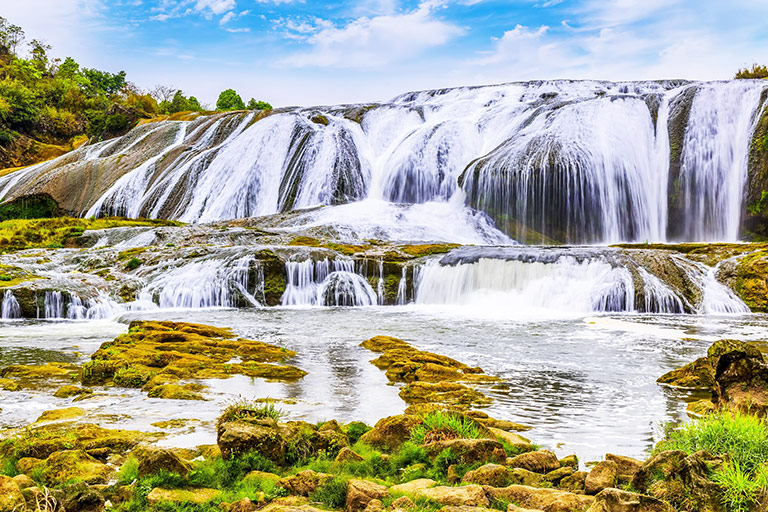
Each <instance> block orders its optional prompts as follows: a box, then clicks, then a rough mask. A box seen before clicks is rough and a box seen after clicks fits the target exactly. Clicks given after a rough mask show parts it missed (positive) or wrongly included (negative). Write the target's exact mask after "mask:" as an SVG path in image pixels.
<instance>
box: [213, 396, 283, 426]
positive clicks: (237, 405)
mask: <svg viewBox="0 0 768 512" xmlns="http://www.w3.org/2000/svg"><path fill="white" fill-rule="evenodd" d="M285 414H286V413H285V411H283V410H282V409H278V408H277V407H275V404H274V403H272V402H267V403H259V402H256V401H254V400H249V399H247V398H239V399H237V400H235V401H234V402H232V403H231V404H230V405H228V406H227V408H226V409H224V412H222V413H221V416H219V421H218V425H223V424H224V423H227V422H230V421H238V420H245V419H262V418H271V419H273V420H275V421H279V420H280V418H282V417H283V416H285Z"/></svg>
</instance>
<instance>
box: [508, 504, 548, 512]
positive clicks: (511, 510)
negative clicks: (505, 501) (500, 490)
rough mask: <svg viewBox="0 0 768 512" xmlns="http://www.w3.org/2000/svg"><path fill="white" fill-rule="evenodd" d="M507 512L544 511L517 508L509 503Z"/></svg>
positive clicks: (540, 511) (541, 511)
mask: <svg viewBox="0 0 768 512" xmlns="http://www.w3.org/2000/svg"><path fill="white" fill-rule="evenodd" d="M507 512H544V511H543V510H541V509H539V508H523V507H518V506H517V505H515V504H514V503H510V504H509V506H508V507H507Z"/></svg>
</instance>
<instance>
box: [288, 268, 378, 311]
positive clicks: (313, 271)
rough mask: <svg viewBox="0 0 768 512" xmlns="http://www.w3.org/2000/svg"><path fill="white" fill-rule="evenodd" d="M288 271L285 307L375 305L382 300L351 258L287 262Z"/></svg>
mask: <svg viewBox="0 0 768 512" xmlns="http://www.w3.org/2000/svg"><path fill="white" fill-rule="evenodd" d="M365 264H367V262H364V265H365ZM285 271H286V275H287V280H286V286H285V292H284V293H283V298H282V305H283V306H317V305H323V306H375V305H376V304H377V303H378V301H379V295H378V294H377V292H375V291H374V290H373V288H372V287H371V285H370V284H369V283H368V281H367V279H366V278H365V277H364V276H363V275H360V274H358V273H356V272H355V262H354V261H352V260H351V259H336V260H328V259H327V258H325V259H322V260H319V261H313V260H312V259H306V260H303V261H288V262H286V264H285ZM362 273H363V274H365V269H363V272H362ZM379 281H380V282H381V281H382V280H381V279H379ZM381 293H382V295H381V297H382V301H383V291H382V292H381Z"/></svg>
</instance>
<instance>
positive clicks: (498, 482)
mask: <svg viewBox="0 0 768 512" xmlns="http://www.w3.org/2000/svg"><path fill="white" fill-rule="evenodd" d="M461 481H462V482H463V483H469V484H479V485H492V486H493V487H506V486H507V485H509V484H511V483H512V481H513V479H512V474H511V472H510V471H509V469H508V468H507V467H506V466H502V465H500V464H486V465H484V466H480V467H479V468H477V469H475V470H472V471H467V473H466V474H465V475H464V478H462V479H461Z"/></svg>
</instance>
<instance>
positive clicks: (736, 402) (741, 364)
mask: <svg viewBox="0 0 768 512" xmlns="http://www.w3.org/2000/svg"><path fill="white" fill-rule="evenodd" d="M707 357H709V358H710V359H713V358H715V357H717V363H716V364H715V386H714V393H713V402H715V404H716V405H719V406H720V407H729V408H732V409H738V410H741V411H745V412H746V411H749V412H751V413H753V414H760V415H764V414H766V412H768V364H766V362H765V360H764V358H763V355H762V353H760V351H759V350H758V349H757V348H756V347H754V346H752V345H749V344H747V343H743V342H739V341H734V340H720V341H718V342H716V343H715V344H714V345H712V346H711V347H710V348H709V351H708V353H707Z"/></svg>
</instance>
